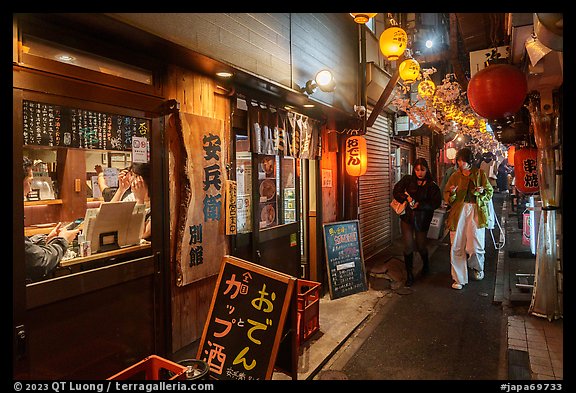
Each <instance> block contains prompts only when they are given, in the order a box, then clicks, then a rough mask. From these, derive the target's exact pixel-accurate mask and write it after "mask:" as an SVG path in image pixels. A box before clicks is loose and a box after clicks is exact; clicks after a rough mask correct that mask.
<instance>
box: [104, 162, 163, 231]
mask: <svg viewBox="0 0 576 393" xmlns="http://www.w3.org/2000/svg"><path fill="white" fill-rule="evenodd" d="M97 167H99V168H97ZM95 169H96V172H98V185H99V187H100V189H101V190H103V191H102V195H104V201H106V202H108V201H110V202H118V201H136V203H138V204H143V205H146V217H145V219H144V229H143V231H142V234H141V236H140V238H142V239H144V240H150V238H151V236H152V224H151V215H152V214H151V210H150V194H149V191H148V190H149V189H150V163H133V164H132V165H130V166H129V167H128V168H124V169H122V170H121V171H120V173H119V174H118V187H117V188H112V187H108V186H107V185H106V181H105V180H104V174H103V171H102V167H101V166H99V165H97V166H96V167H95ZM111 190H114V195H113V196H112V197H110V198H108V196H107V195H110V192H111Z"/></svg>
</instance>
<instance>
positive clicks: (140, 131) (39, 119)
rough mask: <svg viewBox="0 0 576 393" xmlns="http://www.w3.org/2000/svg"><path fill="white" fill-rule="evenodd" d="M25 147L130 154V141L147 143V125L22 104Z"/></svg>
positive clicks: (108, 115)
mask: <svg viewBox="0 0 576 393" xmlns="http://www.w3.org/2000/svg"><path fill="white" fill-rule="evenodd" d="M23 132H24V145H40V146H63V147H78V148H83V149H102V150H121V151H125V150H131V149H132V138H133V137H143V138H146V139H149V133H150V122H149V120H147V119H141V118H136V117H133V116H122V115H116V114H111V113H103V112H95V111H89V110H85V109H76V108H68V107H65V106H61V105H54V104H46V103H41V102H35V101H27V100H25V101H24V102H23Z"/></svg>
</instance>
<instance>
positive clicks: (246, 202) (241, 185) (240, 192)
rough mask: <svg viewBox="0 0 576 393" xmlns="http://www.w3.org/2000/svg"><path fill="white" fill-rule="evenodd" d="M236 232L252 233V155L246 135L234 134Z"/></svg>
mask: <svg viewBox="0 0 576 393" xmlns="http://www.w3.org/2000/svg"><path fill="white" fill-rule="evenodd" d="M236 209H237V210H236V211H237V216H236V231H237V233H249V232H252V153H250V147H249V145H248V137H247V136H246V135H241V134H236Z"/></svg>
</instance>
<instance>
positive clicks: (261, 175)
mask: <svg viewBox="0 0 576 393" xmlns="http://www.w3.org/2000/svg"><path fill="white" fill-rule="evenodd" d="M277 161H279V157H278V156H266V155H259V156H258V195H259V199H258V202H259V203H258V216H257V219H258V220H259V228H260V229H265V228H270V227H273V226H276V225H278V195H279V186H280V179H279V176H278V175H279V170H280V169H279V166H278V165H277V164H278V162H277Z"/></svg>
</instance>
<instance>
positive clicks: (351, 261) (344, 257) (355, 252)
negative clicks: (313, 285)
mask: <svg viewBox="0 0 576 393" xmlns="http://www.w3.org/2000/svg"><path fill="white" fill-rule="evenodd" d="M323 228H324V231H323V232H324V247H325V251H326V264H327V267H328V283H329V284H330V298H331V299H337V298H340V297H344V296H348V295H352V294H354V293H358V292H364V291H367V290H368V283H367V281H366V273H365V270H364V257H363V255H362V241H361V239H360V232H359V230H358V229H359V222H358V220H350V221H340V222H332V223H329V224H324V225H323Z"/></svg>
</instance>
